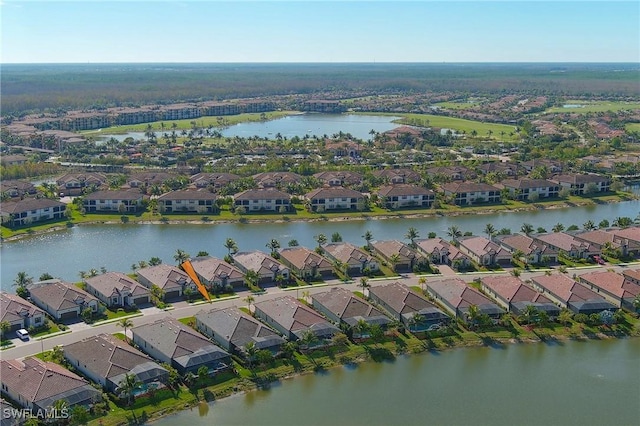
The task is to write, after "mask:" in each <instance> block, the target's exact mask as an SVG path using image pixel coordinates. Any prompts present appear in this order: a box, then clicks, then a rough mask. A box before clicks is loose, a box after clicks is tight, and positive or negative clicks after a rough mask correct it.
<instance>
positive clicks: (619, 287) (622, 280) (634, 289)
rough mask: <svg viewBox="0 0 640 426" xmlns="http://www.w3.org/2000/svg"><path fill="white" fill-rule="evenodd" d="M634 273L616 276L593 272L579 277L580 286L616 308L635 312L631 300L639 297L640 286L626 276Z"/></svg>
mask: <svg viewBox="0 0 640 426" xmlns="http://www.w3.org/2000/svg"><path fill="white" fill-rule="evenodd" d="M633 272H636V271H624V272H623V273H622V274H618V273H615V272H612V271H595V272H588V273H586V274H582V275H580V277H579V278H578V280H579V281H580V283H581V284H583V285H584V286H586V287H587V288H589V289H590V290H592V291H595V292H596V293H598V294H599V295H600V296H602V297H604V298H605V299H606V300H608V301H609V302H611V303H613V304H614V305H616V307H618V308H623V309H627V310H629V311H632V312H635V311H636V308H635V307H634V306H633V300H634V299H635V298H636V297H638V296H639V295H640V284H638V283H637V282H633V281H631V280H629V279H627V274H628V273H631V274H633Z"/></svg>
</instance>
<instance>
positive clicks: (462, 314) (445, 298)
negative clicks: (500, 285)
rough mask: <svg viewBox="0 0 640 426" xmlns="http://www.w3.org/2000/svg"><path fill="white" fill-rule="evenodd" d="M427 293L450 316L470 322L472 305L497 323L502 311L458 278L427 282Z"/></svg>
mask: <svg viewBox="0 0 640 426" xmlns="http://www.w3.org/2000/svg"><path fill="white" fill-rule="evenodd" d="M427 292H428V293H429V295H430V296H431V297H433V298H434V299H435V300H436V301H437V302H439V303H440V304H441V305H442V306H443V307H444V308H445V309H446V310H447V311H448V312H449V313H450V314H451V315H454V316H455V317H456V318H460V319H461V320H463V321H466V322H470V321H471V320H472V319H471V318H470V316H469V308H470V307H471V306H472V305H473V306H476V307H477V308H478V312H479V313H480V314H486V315H488V316H489V318H491V320H492V321H493V322H497V321H498V320H499V319H500V317H501V316H502V314H504V310H503V309H502V308H501V307H500V306H498V305H496V304H495V303H493V302H492V301H491V300H490V299H488V298H487V297H486V296H484V295H483V294H482V293H480V292H479V291H478V290H476V289H475V288H473V287H470V286H468V285H467V283H465V282H464V281H463V280H461V279H460V278H449V279H445V280H442V281H433V282H431V281H430V282H427Z"/></svg>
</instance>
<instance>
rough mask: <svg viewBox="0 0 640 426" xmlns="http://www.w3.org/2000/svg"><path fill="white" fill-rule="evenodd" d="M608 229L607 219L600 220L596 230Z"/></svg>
mask: <svg viewBox="0 0 640 426" xmlns="http://www.w3.org/2000/svg"><path fill="white" fill-rule="evenodd" d="M608 227H609V221H608V220H607V219H602V220H601V221H600V223H598V229H606V228H608Z"/></svg>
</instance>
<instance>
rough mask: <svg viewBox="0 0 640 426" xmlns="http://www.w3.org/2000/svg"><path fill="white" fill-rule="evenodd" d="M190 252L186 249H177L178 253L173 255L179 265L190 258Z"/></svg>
mask: <svg viewBox="0 0 640 426" xmlns="http://www.w3.org/2000/svg"><path fill="white" fill-rule="evenodd" d="M189 257H190V256H189V253H187V252H186V251H184V250H180V249H178V250H176V254H174V255H173V259H174V260H175V261H176V262H177V263H178V265H182V264H183V263H184V262H186V261H187V260H189Z"/></svg>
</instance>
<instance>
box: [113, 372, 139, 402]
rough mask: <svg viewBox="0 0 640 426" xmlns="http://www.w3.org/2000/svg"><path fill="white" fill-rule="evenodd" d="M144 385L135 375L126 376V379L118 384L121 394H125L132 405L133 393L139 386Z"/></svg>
mask: <svg viewBox="0 0 640 426" xmlns="http://www.w3.org/2000/svg"><path fill="white" fill-rule="evenodd" d="M141 384H142V383H141V382H140V381H139V380H138V377H137V376H136V375H135V374H130V373H129V374H125V375H124V378H123V379H122V380H121V381H120V383H118V389H119V390H120V392H125V393H126V394H127V397H128V403H129V404H131V403H132V402H133V392H134V391H135V390H136V388H137V387H138V386H140V385H141Z"/></svg>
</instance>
